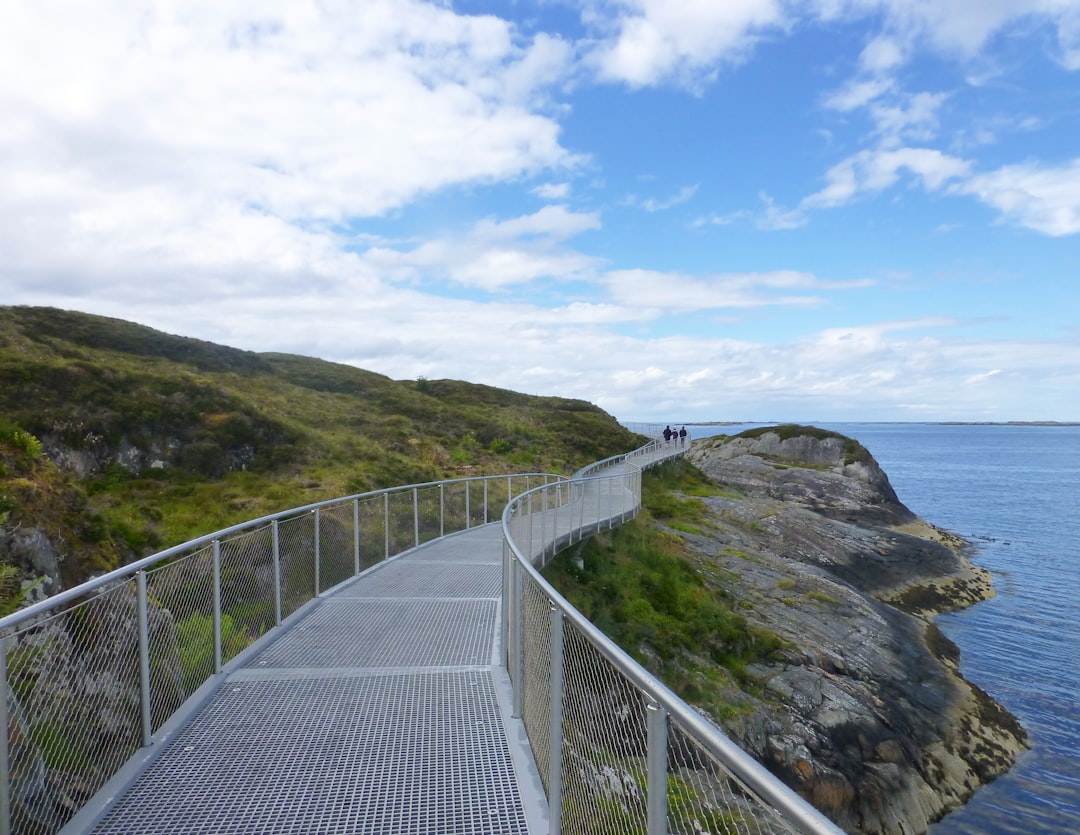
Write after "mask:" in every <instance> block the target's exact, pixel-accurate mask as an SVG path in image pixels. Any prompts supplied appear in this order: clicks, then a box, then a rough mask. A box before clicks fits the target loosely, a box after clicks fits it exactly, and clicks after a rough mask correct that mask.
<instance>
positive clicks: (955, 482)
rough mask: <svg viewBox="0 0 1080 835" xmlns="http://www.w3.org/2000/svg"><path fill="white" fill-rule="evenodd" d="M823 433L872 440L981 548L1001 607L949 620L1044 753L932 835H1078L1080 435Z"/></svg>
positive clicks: (1053, 429)
mask: <svg viewBox="0 0 1080 835" xmlns="http://www.w3.org/2000/svg"><path fill="white" fill-rule="evenodd" d="M755 425H760V424H755ZM817 425H819V426H822V427H823V428H827V429H833V430H835V431H837V432H841V433H843V434H845V435H848V436H849V437H853V438H855V439H856V440H858V441H860V442H861V443H862V444H863V445H864V446H865V447H866V448H867V449H869V450H870V452H871V454H872V455H873V456H874V458H875V459H877V461H878V463H879V464H880V465H881V467H882V469H884V470H885V472H886V473H887V474H888V476H889V480H890V482H891V483H892V485H893V488H894V489H895V490H896V493H897V495H898V496H899V497H900V500H901V501H902V502H903V503H904V504H906V505H907V506H908V507H909V508H911V510H912V511H914V512H915V513H917V514H918V515H919V516H921V517H923V518H924V519H926V520H927V521H929V522H932V523H933V524H935V525H937V526H939V527H942V528H946V529H947V530H950V531H952V532H953V533H956V534H959V535H960V536H963V537H964V538H966V539H968V540H969V541H970V542H972V543H973V544H974V545H975V546H976V548H975V551H974V555H973V560H974V562H975V563H976V564H977V565H980V566H982V567H983V568H986V569H987V570H989V571H990V573H991V574H992V576H993V583H994V588H995V590H996V592H997V596H996V597H995V598H993V599H992V600H988V601H985V602H982V603H979V604H977V605H975V606H972V607H970V608H968V609H965V610H963V611H960V612H953V613H949V614H947V615H942V616H940V617H939V618H938V619H937V622H938V625H939V626H940V627H941V629H942V631H943V632H944V633H945V634H946V635H948V636H949V637H950V638H951V639H952V640H953V641H955V642H956V644H957V645H958V646H959V647H960V653H961V662H960V669H961V672H962V673H963V675H964V676H965V678H967V679H968V680H969V681H972V682H974V683H975V684H977V685H978V686H979V687H981V688H982V689H983V690H985V691H986V692H988V693H989V694H990V695H991V696H993V697H994V698H995V699H997V701H999V702H1000V703H1001V704H1003V705H1004V706H1005V707H1006V708H1008V710H1009V711H1011V712H1012V713H1013V714H1014V715H1015V716H1016V717H1017V718H1018V719H1019V720H1020V722H1021V723H1022V724H1023V726H1024V728H1025V729H1026V730H1027V732H1028V735H1029V737H1030V741H1031V746H1032V747H1031V750H1030V751H1028V752H1027V753H1025V754H1024V755H1023V756H1022V757H1021V758H1020V760H1019V761H1018V763H1017V764H1016V765H1015V766H1014V768H1013V769H1012V770H1011V771H1009V772H1008V773H1007V774H1006V775H1004V776H1002V777H999V778H998V779H997V780H995V781H994V782H993V783H991V784H989V785H988V786H984V787H983V788H981V789H979V790H978V791H977V792H976V793H975V795H974V797H973V798H972V799H971V800H970V801H969V802H968V803H967V804H966V805H965V806H963V807H962V808H960V809H958V810H956V811H954V812H952V813H950V814H949V815H947V816H946V817H945V818H944V819H942V820H941V821H940V822H939V823H937V824H935V825H934V826H933V827H932V828H931V830H930V831H931V833H932V835H956V833H980V835H981V834H982V833H1021V832H1023V833H1042V832H1053V833H1058V832H1061V833H1080V426H1000V425H994V426H982V425H978V426H971V425H958V426H954V425H940V424H914V423H897V424H880V423H844V424H817ZM687 428H688V429H689V430H690V431H691V434H692V435H693V436H694V437H703V436H706V435H715V434H718V433H721V432H722V433H724V434H735V433H736V432H738V431H741V430H742V429H745V428H749V425H744V426H731V427H723V426H717V427H712V426H709V427H704V426H688V427H687Z"/></svg>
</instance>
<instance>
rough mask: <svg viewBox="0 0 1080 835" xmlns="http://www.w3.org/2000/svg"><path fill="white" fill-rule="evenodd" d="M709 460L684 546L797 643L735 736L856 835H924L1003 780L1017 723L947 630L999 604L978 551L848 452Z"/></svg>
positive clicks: (842, 446) (1019, 738)
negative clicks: (705, 490) (711, 489)
mask: <svg viewBox="0 0 1080 835" xmlns="http://www.w3.org/2000/svg"><path fill="white" fill-rule="evenodd" d="M756 434H757V436H756V437H745V436H740V437H737V438H726V437H720V438H715V439H706V440H704V441H698V442H695V443H694V446H693V448H692V449H691V451H690V453H689V454H688V457H689V459H690V460H691V461H692V463H694V464H695V465H696V466H697V467H698V468H699V469H701V470H702V471H703V472H704V473H705V474H706V475H708V476H709V477H710V478H711V479H712V480H713V481H715V482H716V484H717V485H719V486H720V487H721V489H722V491H723V492H722V495H719V496H712V497H709V498H706V499H705V500H704V501H705V502H706V503H707V506H708V509H709V515H708V516H709V523H710V526H711V527H710V529H709V530H708V531H707V532H703V533H702V534H700V535H699V534H687V533H681V534H680V535H681V536H683V537H684V538H685V539H686V540H687V541H688V543H689V544H690V545H691V547H692V549H693V551H694V553H695V560H696V561H697V563H698V566H699V570H700V571H701V573H702V574H703V576H704V577H705V578H706V579H707V581H708V582H709V583H710V584H711V585H712V586H713V587H715V588H717V589H718V590H722V591H723V592H725V593H727V594H729V595H731V597H733V598H734V599H737V600H739V601H741V604H742V609H741V610H740V611H741V613H742V614H743V615H744V616H745V617H746V619H747V620H748V621H749V622H750V623H752V624H754V625H756V626H761V627H765V628H767V629H769V630H771V631H773V632H774V633H776V634H777V635H779V636H780V637H781V638H782V639H783V640H784V642H785V648H784V650H783V651H782V652H781V653H780V657H779V659H778V660H776V661H773V662H770V663H766V664H758V665H756V666H755V667H754V669H752V670H750V673H751V674H752V675H753V676H754V678H755V679H756V680H757V681H758V682H759V683H760V686H761V689H760V692H759V693H758V694H757V695H747V694H745V693H741V694H731V696H730V698H731V699H732V700H733V701H736V702H738V703H739V704H741V709H740V710H739V711H737V712H736V714H735V715H734V717H733V718H730V719H726V720H725V721H724V728H725V731H726V732H727V733H729V734H730V735H731V736H732V737H733V738H735V739H736V740H737V741H738V742H739V743H740V744H742V745H743V746H744V747H745V748H746V749H747V750H748V751H750V752H751V753H752V754H754V755H755V756H756V757H758V758H759V759H760V760H761V761H762V762H764V763H765V764H766V765H767V766H768V767H769V768H770V769H772V770H773V771H774V772H775V773H777V774H778V775H779V776H780V777H781V778H782V779H784V780H785V781H786V782H787V783H788V784H789V785H791V786H792V787H793V788H795V789H796V790H797V791H798V792H799V793H800V794H802V795H803V796H804V797H806V798H807V799H808V800H809V801H810V802H812V803H813V804H814V805H816V806H817V807H818V808H819V809H821V810H822V811H823V812H825V813H826V814H827V815H829V816H830V817H831V818H832V819H833V820H835V821H836V822H837V823H838V824H839V825H840V826H842V827H844V828H845V829H846V830H848V831H852V832H867V833H888V834H889V835H892V833H896V834H897V835H899V833H916V832H924V831H925V830H926V829H927V828H928V826H929V825H930V823H932V822H933V821H934V820H936V819H938V818H940V817H941V816H942V815H943V814H944V813H945V812H947V811H948V810H949V809H951V808H954V807H955V806H957V805H959V804H962V803H963V802H964V801H965V800H966V799H967V798H968V797H970V795H971V794H972V793H973V792H974V791H975V790H976V789H977V788H978V787H979V786H980V785H982V784H984V783H986V782H988V781H989V780H992V779H993V778H994V777H996V776H998V775H1000V774H1002V773H1004V772H1005V771H1006V770H1008V769H1009V768H1010V766H1011V765H1012V763H1013V761H1014V760H1015V758H1016V757H1017V756H1018V754H1019V753H1020V752H1022V751H1023V750H1024V748H1025V747H1026V735H1025V733H1024V731H1023V729H1022V728H1021V727H1020V725H1019V723H1018V722H1017V721H1016V720H1015V719H1014V718H1013V717H1012V716H1011V715H1010V714H1008V713H1007V712H1006V711H1005V710H1004V709H1003V708H1001V707H1000V706H999V705H998V704H997V703H995V702H994V701H993V700H992V699H991V698H990V697H989V696H987V695H986V694H985V693H984V692H982V691H981V690H980V689H979V688H978V687H976V686H974V685H972V684H971V683H969V682H967V681H965V680H964V679H963V678H962V677H961V676H960V674H959V672H958V655H959V653H958V651H957V649H956V647H955V645H953V644H952V643H951V642H950V641H949V640H948V639H947V638H945V636H944V635H942V634H941V632H940V631H939V630H938V629H937V627H936V626H934V624H933V621H932V620H931V616H932V615H933V614H934V613H936V612H940V611H944V610H946V609H951V608H956V607H960V606H966V605H970V604H972V603H974V602H977V601H979V600H982V599H985V598H986V597H989V596H990V595H992V593H993V591H992V588H991V585H990V578H989V576H988V575H987V573H986V572H985V571H983V570H981V569H979V568H977V567H975V566H974V565H972V563H971V562H970V561H969V560H968V558H967V556H966V544H965V543H964V542H963V540H961V539H960V538H958V537H956V536H954V535H952V534H949V533H947V532H945V531H942V530H940V529H938V528H935V527H934V526H932V525H930V524H928V523H927V522H925V521H923V520H921V519H919V518H918V517H916V516H915V515H914V514H913V513H912V512H911V511H910V510H908V509H907V508H906V507H905V506H904V505H903V504H902V503H901V502H900V500H899V499H898V498H897V496H896V493H895V492H894V491H893V489H892V487H891V485H890V484H889V481H888V478H887V476H886V475H885V473H884V472H882V470H881V468H880V467H879V466H878V465H877V463H876V462H875V461H874V460H873V458H872V457H871V456H870V455H869V453H868V452H867V451H866V450H865V449H863V448H862V447H860V446H859V445H858V444H856V443H855V442H853V441H851V440H850V439H846V438H843V437H842V436H839V435H834V434H832V433H826V432H822V431H821V430H817V429H812V428H793V427H783V428H782V429H777V430H774V431H759V432H757V433H756Z"/></svg>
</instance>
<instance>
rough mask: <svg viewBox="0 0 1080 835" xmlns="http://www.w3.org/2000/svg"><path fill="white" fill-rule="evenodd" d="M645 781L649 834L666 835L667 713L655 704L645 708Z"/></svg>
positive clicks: (651, 703) (652, 703)
mask: <svg viewBox="0 0 1080 835" xmlns="http://www.w3.org/2000/svg"><path fill="white" fill-rule="evenodd" d="M646 713H647V716H648V718H647V721H648V727H647V730H646V733H647V741H646V748H647V753H646V758H647V761H646V779H647V780H648V805H649V808H648V833H649V835H667V831H668V828H667V742H668V740H667V735H668V731H667V711H666V710H664V709H663V707H661V706H660V705H658V704H657V703H656V702H652V701H650V702H649V704H648V705H647V706H646Z"/></svg>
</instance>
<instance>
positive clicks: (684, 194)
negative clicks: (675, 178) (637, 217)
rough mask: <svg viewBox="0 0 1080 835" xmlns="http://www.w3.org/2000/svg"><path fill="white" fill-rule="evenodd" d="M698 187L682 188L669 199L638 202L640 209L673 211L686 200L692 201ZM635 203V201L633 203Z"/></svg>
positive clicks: (650, 199)
mask: <svg viewBox="0 0 1080 835" xmlns="http://www.w3.org/2000/svg"><path fill="white" fill-rule="evenodd" d="M697 190H698V186H696V185H693V186H683V187H682V188H680V189H679V190H678V191H677V192H675V193H674V194H672V195H671V196H670V197H666V198H664V199H663V200H657V199H656V198H647V199H645V200H642V201H641V202H640V206H641V208H643V209H644V210H645V211H647V212H663V211H667V210H668V209H673V208H675V207H676V206H681V205H682V204H683V203H686V202H687V201H688V200H691V199H693V197H694V195H695V194H697ZM634 202H636V201H634Z"/></svg>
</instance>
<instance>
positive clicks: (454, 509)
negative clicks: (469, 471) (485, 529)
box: [442, 481, 471, 534]
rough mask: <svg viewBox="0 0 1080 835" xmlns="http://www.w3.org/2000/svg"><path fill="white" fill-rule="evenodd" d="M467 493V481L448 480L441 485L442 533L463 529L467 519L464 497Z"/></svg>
mask: <svg viewBox="0 0 1080 835" xmlns="http://www.w3.org/2000/svg"><path fill="white" fill-rule="evenodd" d="M468 493H469V482H467V481H448V482H446V484H444V485H443V495H442V505H443V522H442V530H443V533H444V534H451V533H457V532H458V531H463V530H465V528H466V521H467V518H466V515H465V499H466V496H467V495H468ZM470 510H471V508H470ZM470 525H471V523H470Z"/></svg>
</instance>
